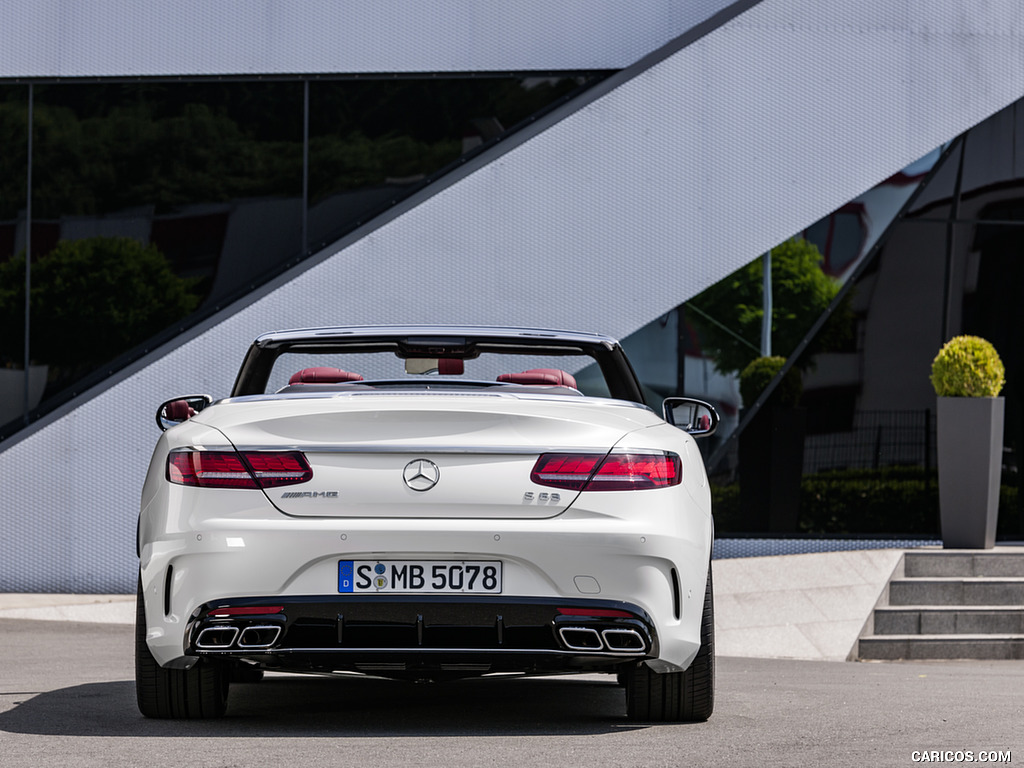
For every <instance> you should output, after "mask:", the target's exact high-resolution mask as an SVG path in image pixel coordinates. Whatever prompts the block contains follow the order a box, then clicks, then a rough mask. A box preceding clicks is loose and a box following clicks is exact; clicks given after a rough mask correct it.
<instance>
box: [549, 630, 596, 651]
mask: <svg viewBox="0 0 1024 768" xmlns="http://www.w3.org/2000/svg"><path fill="white" fill-rule="evenodd" d="M558 635H559V637H561V638H562V643H564V644H565V647H566V648H568V649H569V650H572V651H600V650H601V649H602V648H603V647H604V644H603V643H602V642H601V635H600V634H598V632H597V630H596V629H591V628H590V627H560V628H559V630H558Z"/></svg>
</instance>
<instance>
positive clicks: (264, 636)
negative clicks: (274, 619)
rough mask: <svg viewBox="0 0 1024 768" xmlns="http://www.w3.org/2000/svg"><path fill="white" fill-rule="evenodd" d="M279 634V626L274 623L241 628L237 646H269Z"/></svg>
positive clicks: (275, 640)
mask: <svg viewBox="0 0 1024 768" xmlns="http://www.w3.org/2000/svg"><path fill="white" fill-rule="evenodd" d="M280 636H281V627H280V626H278V625H276V624H268V625H255V626H251V627H246V628H245V629H243V630H242V635H241V637H239V638H238V647H239V648H269V647H270V646H272V645H273V644H274V643H276V642H277V638H279V637H280Z"/></svg>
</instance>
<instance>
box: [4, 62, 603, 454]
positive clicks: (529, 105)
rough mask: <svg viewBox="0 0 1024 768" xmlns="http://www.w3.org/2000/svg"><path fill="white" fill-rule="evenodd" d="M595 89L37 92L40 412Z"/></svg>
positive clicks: (124, 87)
mask: <svg viewBox="0 0 1024 768" xmlns="http://www.w3.org/2000/svg"><path fill="white" fill-rule="evenodd" d="M593 81H595V79H594V77H592V76H589V75H581V76H576V75H575V74H572V75H565V76H558V77H479V78H478V77H466V78H448V79H445V78H430V79H415V78H408V79H388V80H384V79H381V80H343V79H339V80H320V81H316V82H313V83H308V84H307V83H305V82H303V81H301V80H292V81H276V82H255V81H251V82H247V81H231V82H209V81H201V82H191V83H168V82H141V83H86V84H83V83H56V84H39V85H35V86H34V94H35V98H34V124H33V125H34V127H33V136H34V146H33V151H32V161H33V162H32V177H33V211H32V230H31V233H32V267H33V281H32V291H31V296H30V298H31V305H32V317H33V323H32V338H31V345H30V346H31V350H30V354H31V357H32V360H33V364H38V365H37V367H38V370H35V369H33V375H34V376H36V378H37V379H39V381H41V382H45V384H46V393H45V399H44V402H43V404H42V406H41V408H42V410H43V411H45V410H46V409H48V408H52V407H55V406H56V405H57V404H58V403H59V402H60V401H61V400H60V398H63V399H65V400H66V399H68V398H70V397H73V396H74V394H75V393H76V390H77V389H79V388H81V387H83V386H87V385H88V384H89V383H90V382H91V383H95V382H96V381H99V380H100V379H101V378H102V376H104V375H106V372H107V371H113V370H115V369H117V368H119V367H120V366H121V365H123V364H125V363H126V362H127V361H128V360H129V359H132V358H135V357H139V356H140V355H142V354H144V353H145V351H146V348H147V346H152V345H153V344H157V343H160V342H161V341H163V340H166V339H169V338H171V337H173V336H174V335H175V334H176V333H177V332H179V330H180V329H181V328H182V327H184V325H187V324H191V323H193V322H196V321H198V319H200V318H201V317H204V316H208V315H210V314H212V313H213V312H215V311H217V310H218V309H219V308H220V307H222V306H224V305H225V304H227V303H229V302H230V301H232V300H234V299H236V298H239V297H241V296H243V295H245V294H246V293H247V292H249V291H251V290H252V287H253V286H255V285H259V284H261V283H263V282H265V281H266V280H267V279H269V278H271V277H273V276H274V275H276V274H279V273H280V272H282V271H284V270H285V269H286V268H287V267H289V266H291V265H293V264H295V263H297V261H298V260H300V259H301V258H303V257H304V256H306V255H308V254H309V253H311V252H312V251H313V250H315V249H317V248H318V247H320V246H321V245H324V244H326V243H327V242H329V241H331V240H334V239H336V238H338V237H340V236H341V235H343V234H345V233H346V232H348V231H350V230H352V229H353V228H355V227H356V226H358V225H359V224H360V223H362V222H363V221H365V220H367V218H369V217H371V216H373V215H375V214H376V213H378V212H380V211H381V210H383V208H385V207H387V206H390V205H393V204H394V203H395V202H396V201H397V200H399V199H401V198H402V197H404V196H405V195H408V194H409V193H410V192H411V191H412V190H414V189H418V188H419V187H420V186H423V185H425V184H426V183H428V182H429V181H430V180H431V179H433V178H434V177H436V176H437V175H438V174H439V173H441V172H443V170H444V169H445V168H446V167H450V166H451V165H452V163H454V162H455V161H457V160H458V159H459V158H460V157H462V156H463V155H464V154H466V153H467V152H472V151H474V150H475V149H477V148H478V147H480V146H483V145H484V144H485V143H486V142H488V141H491V140H495V139H497V138H498V137H499V136H501V135H504V133H505V132H506V130H507V129H508V128H509V127H511V126H514V125H516V124H517V123H519V122H521V121H523V120H525V119H526V118H528V117H529V116H531V115H533V114H534V113H536V112H538V111H539V110H542V109H544V108H546V107H548V106H550V105H551V104H552V103H554V102H556V101H558V100H559V99H562V98H564V97H566V95H567V94H569V93H572V92H574V91H575V90H577V89H579V88H580V87H581V86H583V85H585V84H587V83H589V82H593ZM28 90H29V89H28V87H27V86H6V85H5V86H0V172H2V173H0V320H2V321H3V328H4V333H3V335H2V338H0V370H7V369H16V368H21V367H23V365H24V362H23V361H24V343H23V339H24V319H23V318H24V303H25V290H24V282H25V278H24V275H25V264H24V256H23V255H19V254H22V252H23V250H24V245H25V234H26V231H27V230H26V221H25V209H26V203H27V178H28V151H27V139H28ZM307 93H308V97H309V98H308V101H307ZM307 106H308V112H307ZM307 118H308V137H309V141H308V146H307V145H306V130H307ZM307 150H308V158H309V162H308V166H307V167H306V168H304V167H303V157H304V154H306V152H307ZM307 197H308V206H307V205H306V198H307ZM304 233H307V235H308V237H307V239H306V240H305V241H304V239H303V235H304ZM119 356H123V357H120V358H119ZM91 372H92V373H91ZM36 374H38V375H36ZM40 376H41V377H42V378H39V377H40ZM16 378H18V380H19V382H20V381H22V380H23V379H24V373H23V371H18V372H17V375H16ZM8 394H9V393H8ZM58 395H59V398H58ZM2 399H3V400H4V401H6V402H8V403H11V404H12V409H10V412H8V411H6V410H5V411H0V439H2V438H3V437H4V436H6V435H9V434H12V433H13V431H14V430H15V429H17V428H18V426H20V423H21V421H20V419H19V420H18V422H17V424H14V421H15V420H16V419H18V417H19V416H24V414H23V406H21V407H19V406H18V405H17V402H19V401H20V400H21V398H18V397H11V396H7V395H5V396H4V397H3V398H2ZM5 424H7V426H6V427H5V426H4V425H5Z"/></svg>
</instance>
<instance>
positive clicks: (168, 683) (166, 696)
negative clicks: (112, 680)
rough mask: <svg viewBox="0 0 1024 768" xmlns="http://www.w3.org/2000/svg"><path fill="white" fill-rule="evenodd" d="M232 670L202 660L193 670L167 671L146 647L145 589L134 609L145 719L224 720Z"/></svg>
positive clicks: (137, 678)
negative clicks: (222, 717) (218, 718)
mask: <svg viewBox="0 0 1024 768" xmlns="http://www.w3.org/2000/svg"><path fill="white" fill-rule="evenodd" d="M229 684H230V670H229V669H228V668H227V667H225V666H224V665H222V664H218V663H216V662H213V661H210V660H209V659H200V660H199V661H198V662H197V663H196V664H195V666H193V667H192V668H191V669H164V668H163V667H161V666H160V665H159V664H157V662H156V659H154V658H153V654H152V652H151V651H150V650H149V646H148V645H147V644H146V611H145V609H144V607H143V598H142V586H141V584H140V585H139V590H138V594H137V597H136V606H135V695H136V699H137V700H138V704H139V711H140V712H141V713H142V714H144V715H145V716H146V717H157V718H165V719H191V718H212V717H221V716H222V715H223V714H224V711H225V709H226V707H227V699H228V686H229Z"/></svg>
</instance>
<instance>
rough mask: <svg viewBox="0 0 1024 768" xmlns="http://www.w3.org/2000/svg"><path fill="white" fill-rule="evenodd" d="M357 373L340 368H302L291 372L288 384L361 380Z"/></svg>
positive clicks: (336, 382) (337, 382)
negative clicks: (296, 371)
mask: <svg viewBox="0 0 1024 768" xmlns="http://www.w3.org/2000/svg"><path fill="white" fill-rule="evenodd" d="M362 380H363V377H362V376H360V375H359V374H358V373H349V372H348V371H343V370H341V369H340V368H327V367H320V368H303V369H302V370H301V371H299V372H298V373H294V374H292V377H291V378H290V379H288V383H289V384H339V383H341V382H343V381H362Z"/></svg>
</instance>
